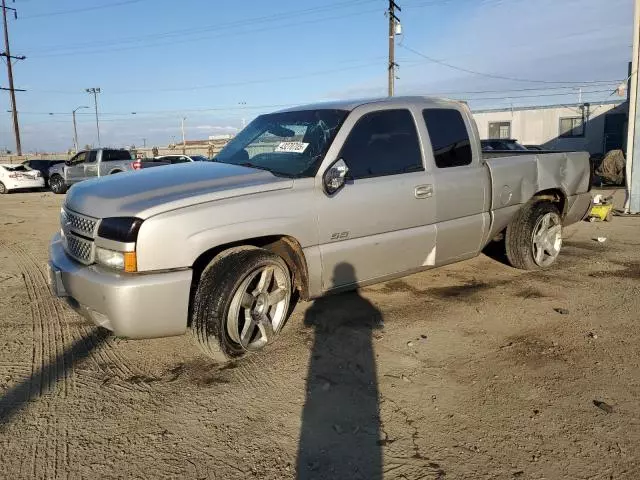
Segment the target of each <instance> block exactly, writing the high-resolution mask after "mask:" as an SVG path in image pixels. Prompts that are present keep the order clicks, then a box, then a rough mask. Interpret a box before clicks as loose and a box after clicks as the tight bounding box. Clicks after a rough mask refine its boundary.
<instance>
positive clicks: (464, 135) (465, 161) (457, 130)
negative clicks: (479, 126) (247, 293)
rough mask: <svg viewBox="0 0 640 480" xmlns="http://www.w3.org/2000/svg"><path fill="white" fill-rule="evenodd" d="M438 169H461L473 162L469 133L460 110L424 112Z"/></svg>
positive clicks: (430, 110) (433, 109) (437, 109)
mask: <svg viewBox="0 0 640 480" xmlns="http://www.w3.org/2000/svg"><path fill="white" fill-rule="evenodd" d="M422 116H423V117H424V121H425V123H426V124H427V131H428V132H429V138H430V139H431V147H432V148H433V157H434V159H435V162H436V166H437V167H438V168H449V167H461V166H463V165H469V164H470V163H471V161H472V158H473V157H472V154H471V142H470V141H469V132H467V126H466V125H465V124H464V120H463V119H462V115H461V114H460V112H459V111H458V110H453V109H444V108H432V109H427V110H423V111H422Z"/></svg>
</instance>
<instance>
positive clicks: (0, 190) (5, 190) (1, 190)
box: [0, 182, 9, 195]
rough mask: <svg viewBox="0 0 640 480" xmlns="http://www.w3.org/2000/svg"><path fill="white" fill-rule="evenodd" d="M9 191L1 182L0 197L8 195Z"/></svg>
mask: <svg viewBox="0 0 640 480" xmlns="http://www.w3.org/2000/svg"><path fill="white" fill-rule="evenodd" d="M8 191H9V190H7V187H6V186H5V184H4V183H2V182H0V195H4V194H5V193H7V192H8Z"/></svg>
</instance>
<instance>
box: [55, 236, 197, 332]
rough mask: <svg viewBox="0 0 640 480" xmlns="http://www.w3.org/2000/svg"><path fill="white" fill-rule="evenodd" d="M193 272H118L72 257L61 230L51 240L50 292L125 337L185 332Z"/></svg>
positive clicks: (90, 318) (95, 322)
mask: <svg viewBox="0 0 640 480" xmlns="http://www.w3.org/2000/svg"><path fill="white" fill-rule="evenodd" d="M191 277H192V271H191V270H190V269H187V270H179V271H170V272H163V273H150V274H144V273H138V274H121V273H117V272H113V271H110V270H107V269H104V268H101V267H99V266H96V265H90V266H85V265H82V264H80V263H77V262H76V261H74V260H72V259H71V258H70V257H69V256H67V254H66V253H65V251H64V248H63V247H62V240H61V237H60V234H59V233H58V234H56V235H55V236H54V237H53V239H52V240H51V244H50V245H49V279H50V283H51V291H52V293H53V294H54V295H56V296H58V297H66V298H67V301H68V303H69V305H71V306H72V307H73V308H74V309H75V310H77V311H78V312H79V313H80V314H81V315H83V316H84V317H86V318H88V319H89V320H91V321H92V322H93V323H94V324H96V325H99V326H102V327H104V328H107V329H108V330H111V331H112V332H113V333H114V334H116V335H118V336H121V337H127V338H155V337H169V336H173V335H181V334H183V333H184V332H185V331H186V328H187V319H188V312H189V292H190V289H191Z"/></svg>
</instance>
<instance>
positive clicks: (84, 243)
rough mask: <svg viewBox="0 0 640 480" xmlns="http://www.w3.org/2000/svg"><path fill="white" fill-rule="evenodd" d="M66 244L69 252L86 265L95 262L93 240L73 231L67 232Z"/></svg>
mask: <svg viewBox="0 0 640 480" xmlns="http://www.w3.org/2000/svg"><path fill="white" fill-rule="evenodd" d="M64 246H65V250H66V251H67V253H68V254H69V255H70V256H71V257H73V258H75V259H76V260H78V261H79V262H81V263H84V264H85V265H89V264H91V263H93V242H92V241H91V240H86V239H84V238H81V237H78V236H76V235H74V234H73V233H69V234H65V236H64Z"/></svg>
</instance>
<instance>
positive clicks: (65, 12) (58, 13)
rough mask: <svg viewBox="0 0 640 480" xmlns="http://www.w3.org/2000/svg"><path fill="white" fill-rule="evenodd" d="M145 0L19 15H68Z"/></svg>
mask: <svg viewBox="0 0 640 480" xmlns="http://www.w3.org/2000/svg"><path fill="white" fill-rule="evenodd" d="M143 1H145V0H125V1H122V2H116V3H110V4H108V5H95V6H93V7H83V8H74V9H70V10H58V11H54V12H44V13H36V14H35V15H28V16H26V17H21V19H22V20H30V19H32V18H43V17H54V16H57V15H69V14H74V13H82V12H89V11H93V10H104V9H107V8H113V7H122V6H124V5H131V4H133V3H140V2H143Z"/></svg>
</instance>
